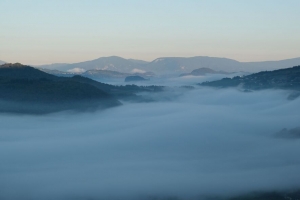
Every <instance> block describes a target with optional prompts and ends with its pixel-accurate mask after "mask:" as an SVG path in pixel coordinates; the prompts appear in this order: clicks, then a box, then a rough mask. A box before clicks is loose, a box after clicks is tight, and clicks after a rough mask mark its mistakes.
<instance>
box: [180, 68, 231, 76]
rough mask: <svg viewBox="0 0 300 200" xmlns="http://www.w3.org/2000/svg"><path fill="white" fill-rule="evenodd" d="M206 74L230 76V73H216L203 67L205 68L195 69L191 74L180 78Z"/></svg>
mask: <svg viewBox="0 0 300 200" xmlns="http://www.w3.org/2000/svg"><path fill="white" fill-rule="evenodd" d="M206 74H228V73H227V72H223V71H215V70H212V69H210V68H206V67H203V68H199V69H195V70H193V71H192V72H191V73H186V74H181V75H180V76H190V75H192V76H205V75H206Z"/></svg>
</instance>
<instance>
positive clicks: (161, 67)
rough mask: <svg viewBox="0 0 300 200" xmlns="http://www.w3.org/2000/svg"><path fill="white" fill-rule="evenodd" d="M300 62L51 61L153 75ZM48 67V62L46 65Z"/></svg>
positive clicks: (193, 59) (196, 58)
mask: <svg viewBox="0 0 300 200" xmlns="http://www.w3.org/2000/svg"><path fill="white" fill-rule="evenodd" d="M299 64H300V57H297V58H289V59H284V60H277V61H259V62H239V61H237V60H234V59H229V58H221V57H209V56H194V57H160V58H156V59H154V60H153V61H151V62H147V61H142V60H134V59H125V58H122V57H119V56H109V57H100V58H97V59H94V60H89V61H83V62H79V63H72V64H62V66H59V64H58V65H55V64H52V67H55V66H58V67H56V68H55V69H58V70H65V71H67V70H70V69H74V68H82V69H84V70H92V69H104V70H112V71H118V72H122V73H131V72H133V71H134V70H135V69H137V70H143V71H149V72H154V73H156V74H170V73H175V74H176V73H177V74H178V75H179V74H182V73H188V72H191V71H193V70H195V69H198V68H202V67H206V68H210V69H213V70H215V71H226V72H238V71H247V72H259V71H264V70H276V69H280V68H287V67H289V66H296V65H299ZM46 66H49V65H46ZM40 67H43V66H40Z"/></svg>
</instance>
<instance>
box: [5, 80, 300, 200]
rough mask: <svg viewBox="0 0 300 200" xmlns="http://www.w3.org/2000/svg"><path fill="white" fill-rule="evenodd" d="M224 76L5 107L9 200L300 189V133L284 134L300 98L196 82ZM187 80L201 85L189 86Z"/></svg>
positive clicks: (295, 122) (294, 123)
mask: <svg viewBox="0 0 300 200" xmlns="http://www.w3.org/2000/svg"><path fill="white" fill-rule="evenodd" d="M236 75H237V74H234V75H233V76H236ZM241 75H242V74H241ZM220 78H223V75H214V76H202V77H201V76H199V77H192V76H190V77H189V76H187V77H179V78H165V79H155V80H150V81H144V82H141V83H140V85H165V86H169V89H166V90H165V91H163V92H159V93H153V94H148V93H141V94H140V95H149V96H152V98H153V99H157V101H154V102H148V103H132V102H126V101H125V102H122V103H123V105H121V106H117V107H114V108H109V109H106V110H104V111H95V112H85V113H77V112H61V113H54V114H48V115H43V116H34V115H18V114H0V132H1V135H0V160H1V165H0V199H34V200H35V199H151V198H152V199H153V198H156V197H157V198H168V197H174V198H178V199H206V197H220V198H226V197H231V196H235V195H239V194H243V193H248V192H252V191H274V190H279V191H284V190H293V189H299V188H300V157H299V155H298V152H299V151H300V139H298V138H297V137H295V138H292V139H291V138H289V137H284V135H278V133H279V132H280V131H281V130H282V129H284V128H286V129H287V130H290V129H294V128H297V127H299V126H300V124H299V121H300V114H299V111H298V109H299V106H300V99H299V98H296V99H295V100H292V101H291V100H288V99H287V96H288V95H289V91H283V90H263V91H255V92H242V91H240V90H239V89H238V88H232V89H213V88H210V87H200V86H197V85H195V84H196V83H200V82H203V81H212V80H217V79H220ZM110 83H113V82H110ZM114 83H115V84H117V85H118V84H124V83H121V82H114ZM187 85H191V86H193V87H194V89H182V88H179V86H187ZM171 86H172V87H171ZM162 97H168V98H162Z"/></svg>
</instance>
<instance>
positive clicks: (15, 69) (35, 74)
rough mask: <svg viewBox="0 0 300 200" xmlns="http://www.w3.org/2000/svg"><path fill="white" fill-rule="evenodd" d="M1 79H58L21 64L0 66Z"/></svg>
mask: <svg viewBox="0 0 300 200" xmlns="http://www.w3.org/2000/svg"><path fill="white" fill-rule="evenodd" d="M0 77H6V78H13V79H42V78H45V79H51V80H53V79H57V77H56V76H53V75H50V74H47V73H44V72H42V71H40V70H37V69H35V68H33V67H30V66H26V65H22V64H20V63H15V64H10V63H7V64H3V65H0Z"/></svg>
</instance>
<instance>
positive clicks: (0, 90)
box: [0, 63, 162, 114]
mask: <svg viewBox="0 0 300 200" xmlns="http://www.w3.org/2000/svg"><path fill="white" fill-rule="evenodd" d="M161 89H162V88H161V87H156V86H150V87H138V86H135V85H128V86H112V85H108V84H104V83H100V82H97V81H94V80H91V79H88V78H84V77H81V76H73V77H57V76H54V75H51V74H47V73H45V72H42V71H40V70H37V69H35V68H33V67H30V66H25V65H22V64H19V63H16V64H4V65H1V66H0V112H15V113H35V114H43V113H50V112H56V111H63V110H94V109H99V108H109V107H113V106H118V105H121V103H120V101H119V100H120V99H133V100H136V99H138V97H137V96H136V93H137V92H140V91H150V92H151V91H159V90H161Z"/></svg>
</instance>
